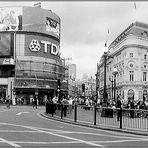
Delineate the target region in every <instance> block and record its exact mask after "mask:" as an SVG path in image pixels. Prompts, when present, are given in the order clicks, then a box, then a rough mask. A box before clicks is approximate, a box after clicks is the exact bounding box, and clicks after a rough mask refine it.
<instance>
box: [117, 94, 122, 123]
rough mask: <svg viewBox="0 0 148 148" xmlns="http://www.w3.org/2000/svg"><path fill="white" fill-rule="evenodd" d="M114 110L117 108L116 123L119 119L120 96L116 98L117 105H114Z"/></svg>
mask: <svg viewBox="0 0 148 148" xmlns="http://www.w3.org/2000/svg"><path fill="white" fill-rule="evenodd" d="M116 108H117V121H119V120H120V117H121V113H122V112H121V100H120V96H118V97H117V104H116Z"/></svg>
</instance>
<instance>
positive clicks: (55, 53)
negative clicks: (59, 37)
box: [51, 44, 59, 55]
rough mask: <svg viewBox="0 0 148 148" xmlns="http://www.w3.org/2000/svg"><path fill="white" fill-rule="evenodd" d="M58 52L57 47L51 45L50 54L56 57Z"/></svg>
mask: <svg viewBox="0 0 148 148" xmlns="http://www.w3.org/2000/svg"><path fill="white" fill-rule="evenodd" d="M58 52H59V46H57V45H55V44H52V45H51V54H54V55H57V54H58Z"/></svg>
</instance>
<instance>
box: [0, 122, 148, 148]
mask: <svg viewBox="0 0 148 148" xmlns="http://www.w3.org/2000/svg"><path fill="white" fill-rule="evenodd" d="M0 125H11V126H18V127H23V128H27V129H31V130H33V131H36V132H39V133H46V134H50V135H54V136H58V137H63V138H66V139H70V140H74V142H75V143H85V144H89V145H93V146H98V147H104V146H103V145H100V143H112V142H114V143H120V142H130V141H148V139H147V138H145V139H144V137H141V136H139V138H138V137H134V136H133V137H130V136H129V137H124V136H117V135H116V136H115V135H104V134H97V133H85V132H72V131H71V132H69V131H62V130H55V129H48V128H40V127H32V126H25V125H17V124H10V123H2V122H1V123H0ZM41 129H42V130H41ZM44 130H45V131H44ZM33 131H32V132H33ZM50 131H51V132H50ZM57 132H60V133H59V134H57ZM64 132H65V133H77V134H78V133H79V134H92V135H98V136H106V137H114V138H125V139H121V140H112V141H85V140H81V139H77V138H72V137H69V136H64V135H60V134H62V133H64ZM140 137H141V138H140ZM145 137H146V136H145ZM126 138H129V139H126ZM4 140H5V139H4ZM8 142H10V143H11V142H12V143H13V144H15V143H17V142H16V141H8ZM69 142H70V141H69ZM5 143H6V142H5ZM18 143H19V142H18ZM24 143H25V142H24ZM26 143H27V141H26ZM57 143H58V142H57ZM59 143H60V142H59ZM61 143H62V142H61Z"/></svg>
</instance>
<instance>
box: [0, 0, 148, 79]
mask: <svg viewBox="0 0 148 148" xmlns="http://www.w3.org/2000/svg"><path fill="white" fill-rule="evenodd" d="M37 2H38V1H10V2H9V1H0V6H1V7H2V6H33V5H34V4H35V3H37ZM40 2H41V4H42V8H43V9H48V10H52V11H53V12H54V13H56V14H57V15H58V16H59V17H60V18H61V43H60V44H61V45H60V46H61V47H60V51H61V55H62V57H64V58H71V60H70V63H72V64H76V65H77V78H80V79H81V78H82V76H83V74H87V75H88V76H89V77H91V76H92V77H93V78H95V74H96V70H97V63H98V62H99V60H100V57H101V56H102V54H103V53H104V44H105V42H106V41H107V44H108V46H109V44H110V43H111V42H112V41H114V39H115V38H116V37H117V36H118V35H119V34H120V33H121V32H123V31H124V30H125V29H126V28H127V27H128V26H129V25H130V24H131V23H133V22H135V21H141V22H144V23H147V24H148V2H147V1H136V2H135V3H134V1H119V2H118V1H40ZM108 30H109V31H108Z"/></svg>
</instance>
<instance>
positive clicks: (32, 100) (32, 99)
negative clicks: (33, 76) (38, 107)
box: [31, 97, 34, 108]
mask: <svg viewBox="0 0 148 148" xmlns="http://www.w3.org/2000/svg"><path fill="white" fill-rule="evenodd" d="M31 102H32V107H33V108H34V98H33V97H32V98H31Z"/></svg>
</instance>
